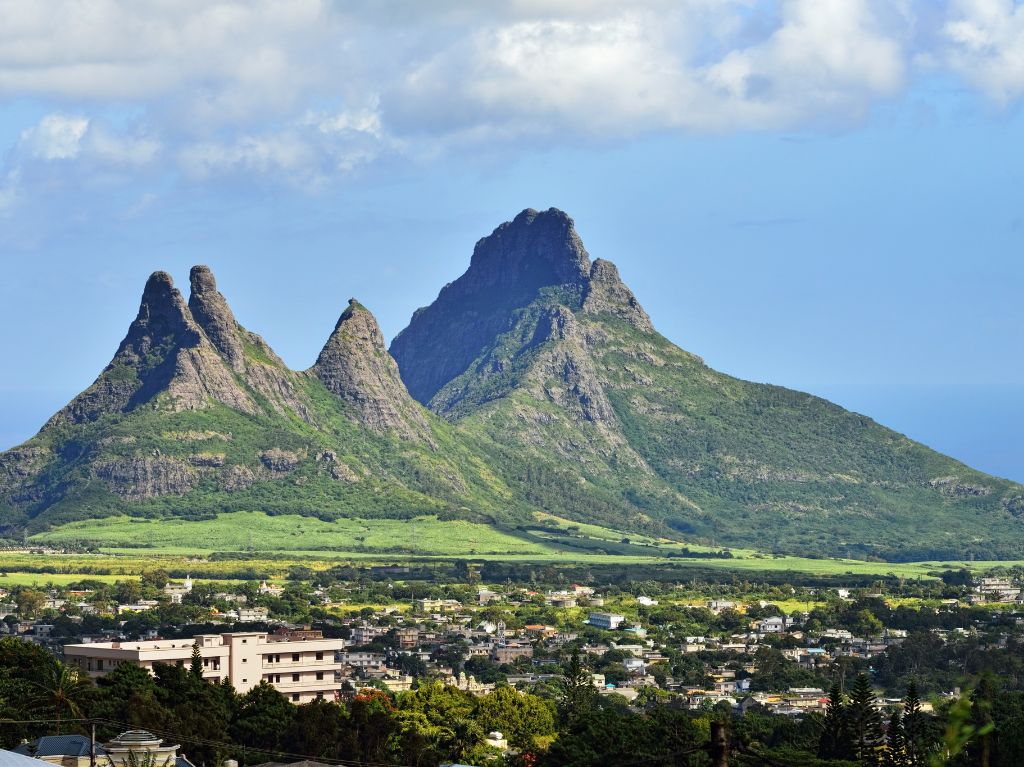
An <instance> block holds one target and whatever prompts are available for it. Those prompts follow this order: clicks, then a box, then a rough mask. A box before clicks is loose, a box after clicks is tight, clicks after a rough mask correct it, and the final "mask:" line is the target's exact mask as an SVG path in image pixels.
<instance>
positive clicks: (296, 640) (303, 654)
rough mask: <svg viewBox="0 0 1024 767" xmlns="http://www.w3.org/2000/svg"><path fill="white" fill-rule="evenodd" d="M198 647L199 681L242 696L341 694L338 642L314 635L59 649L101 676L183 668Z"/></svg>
mask: <svg viewBox="0 0 1024 767" xmlns="http://www.w3.org/2000/svg"><path fill="white" fill-rule="evenodd" d="M194 645H198V646H199V654H200V655H201V656H202V659H203V678H204V679H207V680H209V681H214V682H219V681H221V680H222V679H227V680H229V681H230V682H231V684H232V685H233V686H234V687H235V689H236V690H238V692H239V693H245V692H248V691H249V690H251V689H252V688H253V687H255V686H256V685H258V684H259V683H260V682H261V681H266V682H268V683H270V684H271V685H273V686H274V687H275V688H277V690H278V691H279V692H281V693H283V694H284V695H285V696H286V697H287V698H288V699H289V700H291V701H292V702H293V703H308V702H309V701H311V700H314V699H316V698H327V699H328V700H330V699H333V697H334V694H335V693H336V692H337V691H338V690H340V689H341V681H340V679H339V678H338V676H339V672H340V670H341V663H340V661H339V660H338V659H337V658H336V656H335V653H338V652H340V651H341V650H342V649H343V648H344V647H345V640H344V639H324V638H323V635H322V634H321V633H320V632H319V631H308V630H307V631H300V632H275V633H267V632H265V631H263V632H260V631H252V632H244V633H231V634H200V635H199V636H197V637H195V639H153V640H149V641H144V642H95V643H90V644H70V645H65V646H64V658H65V661H66V662H67V663H69V664H74V665H76V666H77V667H78V668H79V669H81V670H82V671H84V672H85V673H87V674H89V675H90V676H92V677H98V676H103V675H104V674H107V673H109V672H110V671H112V670H113V669H114V668H116V667H117V666H118V665H120V664H121V663H131V664H132V665H134V666H139V667H141V668H145V669H149V670H150V671H152V669H153V664H154V663H165V664H169V665H179V666H188V665H189V664H190V663H191V660H192V648H193V646H194Z"/></svg>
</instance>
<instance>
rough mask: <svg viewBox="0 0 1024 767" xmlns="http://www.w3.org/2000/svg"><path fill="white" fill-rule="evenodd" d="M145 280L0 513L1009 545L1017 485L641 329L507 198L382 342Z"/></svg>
mask: <svg viewBox="0 0 1024 767" xmlns="http://www.w3.org/2000/svg"><path fill="white" fill-rule="evenodd" d="M189 282H190V296H189V299H188V301H187V302H186V301H185V299H184V298H183V297H182V295H181V293H180V292H179V291H178V290H177V289H176V288H175V287H174V285H173V281H172V280H171V278H170V277H169V275H167V274H166V273H163V272H156V273H154V274H153V275H152V276H151V277H150V278H149V280H147V283H146V287H145V289H144V290H143V294H142V298H141V301H140V308H139V312H138V314H137V316H136V318H135V320H133V322H132V323H131V324H130V325H129V328H128V331H127V333H126V335H125V337H124V339H123V340H122V342H121V344H120V345H119V346H118V349H117V352H116V353H115V355H114V357H113V358H112V360H111V362H110V364H108V365H107V367H106V368H105V369H104V370H103V371H102V372H101V373H100V375H99V376H98V377H97V379H96V381H95V382H94V383H93V384H92V385H91V386H90V387H88V388H87V389H86V390H85V391H84V392H82V394H80V395H78V396H77V397H75V398H74V399H73V400H72V401H71V402H70V403H69V404H68V405H67V406H65V408H62V409H61V410H60V411H58V413H57V414H55V415H54V416H53V417H52V418H51V419H50V420H49V421H48V422H47V424H46V425H44V427H43V428H42V429H41V430H40V432H39V434H37V435H36V436H35V437H33V438H32V439H30V440H29V441H27V442H26V443H24V444H23V445H19V446H18V447H16V448H13V449H11V450H8V451H6V452H4V453H0V525H3V526H4V528H5V529H7V530H8V531H11V532H14V531H17V530H20V529H22V528H25V527H28V528H29V529H40V528H42V527H46V526H52V525H56V524H60V523H62V522H64V521H68V520H73V519H81V518H85V517H93V516H103V515H108V514H124V513H127V514H136V515H144V516H158V517H159V516H166V515H186V516H191V517H194V518H209V517H210V516H212V515H216V514H218V513H220V512H223V511H235V510H251V509H261V510H267V511H269V512H270V513H302V514H306V515H313V516H318V517H320V518H322V519H327V520H330V519H336V518H339V517H357V516H395V517H409V516H414V515H416V514H422V513H429V514H439V515H441V516H442V517H445V518H466V519H473V520H477V521H487V522H489V523H493V524H502V525H512V526H515V525H528V524H530V523H531V522H532V520H533V514H535V513H536V512H545V513H555V514H557V515H560V516H563V517H567V518H572V519H576V520H579V521H594V522H597V523H599V524H603V525H606V526H610V527H613V528H615V529H622V530H627V531H628V530H639V531H645V532H655V533H658V534H668V535H673V536H677V537H678V536H684V537H686V538H688V539H691V540H697V541H716V542H718V543H724V544H730V545H743V546H754V547H760V548H769V549H772V550H776V551H784V552H792V553H814V554H816V555H822V554H842V555H853V556H860V557H864V556H876V557H883V558H903V559H905V558H908V557H918V558H931V557H932V555H938V554H943V553H950V552H955V554H956V555H957V556H960V555H963V553H964V552H965V551H968V552H972V553H975V554H976V555H977V556H979V557H981V556H986V557H989V556H1000V557H1010V556H1014V555H1018V556H1019V555H1021V554H1024V535H1022V534H1021V533H1022V529H1024V528H1021V527H1020V526H1021V525H1022V524H1024V521H1021V520H1020V519H1019V518H1020V517H1024V488H1022V487H1021V486H1020V485H1018V484H1016V483H1012V482H1009V481H1006V480H1001V479H998V478H995V477H989V476H988V475H985V474H983V473H981V472H977V471H975V470H973V469H970V468H969V467H967V466H964V465H963V464H961V463H959V462H957V461H955V460H953V459H950V458H948V457H946V456H942V455H940V454H938V453H936V452H935V451H931V450H929V449H928V448H926V447H924V446H923V445H919V444H917V443H915V442H913V441H912V440H909V439H908V438H906V437H905V436H903V435H900V434H897V433H896V432H893V431H891V430H889V429H886V428H884V427H882V426H880V425H878V424H876V423H875V422H874V421H872V420H871V419H869V418H867V417H865V416H861V415H859V414H856V413H851V412H849V411H845V410H843V409H842V408H840V407H839V406H837V405H834V404H832V403H829V402H827V401H825V400H822V399H820V398H816V397H813V396H812V395H808V394H804V393H801V392H795V391H792V390H789V389H785V388H782V387H776V386H771V385H768V384H756V383H751V382H747V381H741V380H739V379H735V378H732V377H730V376H727V375H725V374H722V373H719V372H717V371H715V370H713V369H711V368H709V367H708V366H707V365H705V364H704V362H703V360H701V358H700V357H698V356H696V355H694V354H692V353H690V352H688V351H685V350H683V349H681V348H679V347H678V346H676V345H675V344H673V343H672V342H670V341H669V340H668V339H666V338H664V337H663V336H662V335H661V334H659V333H658V332H657V330H656V329H655V326H654V324H653V323H652V321H651V318H650V317H649V316H648V314H647V312H646V311H645V310H644V308H643V306H642V305H641V304H640V302H639V301H638V300H637V298H636V296H635V295H634V294H633V293H632V291H631V290H630V289H629V287H628V286H627V285H625V284H624V283H623V281H622V279H621V277H620V275H619V273H618V269H617V268H616V267H615V265H614V263H612V262H611V261H608V260H606V259H603V258H597V259H594V260H591V258H590V255H589V253H588V252H587V250H586V248H585V247H584V245H583V241H582V239H581V238H580V236H579V234H578V233H577V231H576V228H575V224H574V222H573V220H572V219H571V218H570V217H569V216H568V215H566V214H565V213H564V212H562V211H559V210H557V209H549V210H547V211H536V210H533V209H527V210H524V211H523V212H521V213H520V214H519V215H517V216H516V217H515V218H514V219H513V220H511V221H509V222H506V223H504V224H501V225H500V226H498V227H497V228H495V230H494V231H493V232H492V233H491V234H490V235H488V236H486V237H483V238H481V239H480V240H479V241H478V242H477V243H476V246H475V248H474V251H473V255H472V257H471V259H470V263H469V266H468V268H467V270H466V272H465V273H464V274H463V275H461V276H460V277H458V278H457V279H455V280H453V281H452V282H450V283H448V284H447V285H446V286H444V287H443V288H442V289H441V291H440V293H439V294H438V298H437V299H436V300H435V301H434V302H433V303H432V304H430V305H429V306H427V307H423V308H421V309H418V310H417V311H416V312H415V313H414V314H413V317H412V319H411V321H410V324H409V326H407V327H406V328H405V329H404V330H403V331H402V332H400V333H399V334H398V335H397V336H396V337H395V338H394V339H393V341H392V343H391V346H390V351H389V349H388V348H386V346H385V340H384V338H383V336H382V334H381V332H380V328H379V326H378V324H377V321H376V319H375V318H374V317H373V315H372V313H370V312H369V311H368V310H367V309H366V308H365V307H363V306H362V305H361V304H360V303H359V302H358V301H356V300H355V299H351V300H350V301H349V302H348V305H347V307H346V308H345V309H344V310H343V311H342V313H341V316H340V318H339V320H338V322H337V323H336V325H335V328H334V330H333V332H332V333H330V334H329V335H328V338H327V340H326V342H325V344H324V346H323V348H322V350H321V352H320V354H319V356H318V358H317V360H316V362H315V363H314V364H313V365H312V366H311V367H310V368H308V369H306V370H292V369H290V368H288V366H287V365H285V363H284V362H283V361H282V360H281V358H280V357H278V356H277V354H276V353H274V351H273V350H272V349H271V348H270V346H269V345H268V344H267V343H266V342H265V341H264V340H263V339H262V338H261V337H260V336H258V335H257V334H255V333H252V332H251V331H249V330H247V329H245V328H244V327H242V326H241V325H240V324H239V323H238V321H237V320H236V318H235V317H234V314H233V313H232V311H231V309H230V306H229V304H228V302H227V299H226V298H225V297H224V295H223V294H222V293H221V292H220V290H219V289H218V287H217V283H216V280H215V278H214V276H213V274H212V272H211V271H210V269H209V268H208V267H205V266H201V265H199V266H195V267H193V269H192V270H191V272H190V275H189Z"/></svg>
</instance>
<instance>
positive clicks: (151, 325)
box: [0, 267, 515, 532]
mask: <svg viewBox="0 0 1024 767" xmlns="http://www.w3.org/2000/svg"><path fill="white" fill-rule="evenodd" d="M191 283H192V285H191V287H192V294H191V297H190V299H189V302H188V304H187V305H186V303H185V302H184V300H183V298H182V296H181V295H180V293H179V292H178V291H177V290H176V289H175V288H174V287H173V285H172V284H171V280H170V277H169V276H168V275H166V274H163V273H160V272H158V273H156V274H154V275H153V276H152V277H151V278H150V279H149V281H148V282H147V284H146V288H145V290H144V292H143V296H142V302H141V306H140V309H139V314H138V316H137V317H136V319H135V321H134V322H133V323H132V324H131V326H130V327H129V330H128V333H127V335H126V336H125V339H124V341H123V342H122V343H121V346H120V347H119V348H118V351H117V353H116V354H115V356H114V358H113V360H112V361H111V363H110V364H109V365H108V366H107V368H106V369H105V370H104V371H103V372H102V373H101V374H100V376H99V377H98V378H97V380H96V382H95V383H94V384H93V385H92V386H90V387H89V388H88V389H87V390H86V391H85V392H83V393H82V394H80V395H79V396H78V397H76V398H75V399H74V400H73V401H72V402H71V403H70V404H69V405H68V406H67V407H65V408H64V409H62V410H61V411H60V412H59V413H57V414H56V415H55V416H54V417H53V418H52V419H50V421H49V422H48V423H47V424H46V426H45V427H44V428H43V429H42V430H41V431H40V433H39V434H38V435H37V436H36V437H34V438H33V439H31V440H29V441H28V442H27V443H25V444H24V445H21V446H19V447H17V448H15V449H13V450H10V451H7V452H6V453H3V454H0V499H2V500H0V513H2V520H0V521H2V523H3V524H4V525H5V527H6V529H7V531H8V532H11V531H15V530H18V529H20V528H21V527H23V526H27V527H28V528H29V529H30V530H34V529H41V528H43V527H46V526H52V525H56V524H59V523H61V522H66V521H70V520H75V519H83V518H93V517H100V516H107V515H110V514H116V513H129V514H133V515H142V516H165V515H178V516H185V517H191V518H209V517H211V516H213V515H215V514H217V513H219V512H224V511H244V510H260V511H266V512H269V513H299V514H305V515H312V516H317V517H320V518H322V519H333V518H337V517H353V516H360V517H374V516H389V517H410V516H414V515H416V514H420V513H424V512H426V513H438V514H441V515H449V516H453V515H459V516H472V517H476V518H482V519H494V518H501V517H503V516H506V517H507V516H508V515H509V514H513V513H514V512H515V504H514V503H511V502H510V501H509V498H510V492H509V490H508V489H507V488H506V487H505V486H504V484H503V483H502V482H501V481H500V480H499V479H497V478H496V477H495V476H494V475H493V474H492V473H491V472H490V471H489V470H488V468H487V467H486V466H485V465H484V463H483V462H482V461H481V460H480V459H479V457H478V455H477V451H476V450H474V449H471V448H470V447H469V446H467V444H466V443H467V440H466V439H465V438H463V437H462V436H461V435H460V434H459V433H458V432H457V430H456V429H455V427H453V426H451V425H450V424H447V423H445V422H444V421H443V420H442V419H440V418H438V417H436V416H434V415H433V414H431V413H429V412H428V411H427V410H425V409H424V408H422V407H421V406H420V405H419V404H418V403H416V402H415V401H414V400H413V399H412V398H411V397H410V396H409V395H408V393H407V392H406V390H405V387H404V386H403V384H402V382H401V379H400V378H399V376H398V370H397V366H396V365H395V362H394V360H393V359H392V358H391V357H390V356H389V355H388V353H387V350H386V349H385V347H384V339H383V337H382V336H381V334H380V330H379V328H378V327H377V323H376V320H375V319H374V318H373V316H372V315H371V314H370V313H369V312H368V311H366V309H364V308H363V307H362V306H360V305H359V304H358V303H356V302H355V301H351V302H350V304H349V307H348V308H347V309H346V310H345V312H344V313H343V314H342V316H341V319H340V320H339V321H338V325H337V327H336V328H335V330H334V333H333V334H332V335H331V337H330V338H329V340H328V341H327V344H326V345H325V347H324V350H323V352H322V353H321V355H320V358H319V360H318V361H317V364H316V365H315V366H314V367H313V368H311V369H310V370H308V371H303V372H297V371H292V370H289V369H288V368H287V367H286V366H285V365H284V363H282V362H281V360H280V358H278V357H277V355H276V354H274V352H273V351H272V350H271V349H270V348H269V347H268V346H267V344H266V343H265V342H264V341H263V340H262V339H261V338H260V337H259V336H257V335H255V334H253V333H250V332H249V331H247V330H245V329H244V328H242V327H241V326H240V325H239V324H238V323H237V322H236V321H235V318H234V316H233V315H232V314H231V311H230V309H229V308H228V305H227V302H226V301H225V300H224V297H223V296H222V295H221V294H220V293H219V291H217V289H216V284H215V283H214V280H213V276H212V274H210V272H209V270H208V269H207V268H206V267H196V268H194V269H193V270H192V274H191Z"/></svg>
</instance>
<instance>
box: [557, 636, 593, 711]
mask: <svg viewBox="0 0 1024 767" xmlns="http://www.w3.org/2000/svg"><path fill="white" fill-rule="evenodd" d="M562 685H563V688H564V691H563V693H562V700H561V706H560V709H561V710H560V712H559V713H560V714H561V718H562V721H563V722H565V723H567V724H572V723H574V722H577V721H579V720H580V719H582V718H584V717H585V716H587V714H589V713H590V712H592V711H593V710H594V707H595V706H596V704H597V690H595V689H594V678H593V676H592V675H591V673H590V671H589V670H588V669H587V667H586V666H584V665H583V661H581V660H580V651H579V650H576V649H574V650H573V651H572V656H571V657H570V658H569V664H568V666H566V669H565V674H564V675H563V678H562Z"/></svg>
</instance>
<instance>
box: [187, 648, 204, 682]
mask: <svg viewBox="0 0 1024 767" xmlns="http://www.w3.org/2000/svg"><path fill="white" fill-rule="evenodd" d="M188 670H189V673H190V674H192V676H194V677H195V678H196V679H202V678H203V654H202V653H201V652H200V651H199V640H198V639H197V640H196V641H195V642H194V643H193V644H192V662H191V663H189V668H188Z"/></svg>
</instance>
